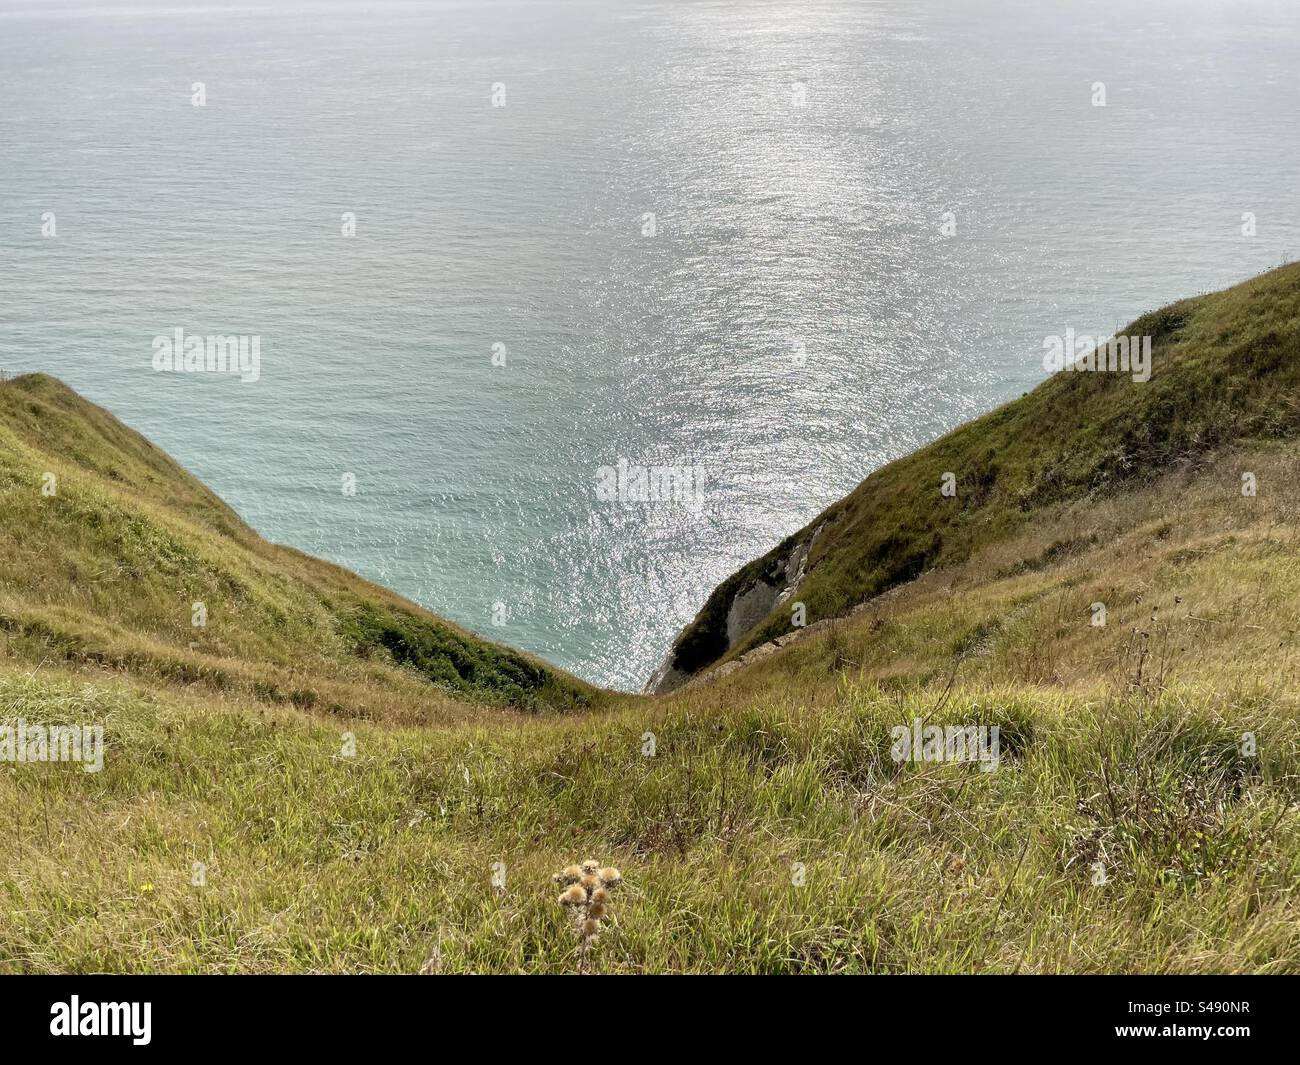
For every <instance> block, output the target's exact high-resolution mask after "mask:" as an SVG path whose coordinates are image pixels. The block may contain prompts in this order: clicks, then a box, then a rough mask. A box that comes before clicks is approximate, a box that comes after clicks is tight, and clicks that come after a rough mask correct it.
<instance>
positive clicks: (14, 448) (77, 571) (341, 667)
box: [0, 375, 597, 721]
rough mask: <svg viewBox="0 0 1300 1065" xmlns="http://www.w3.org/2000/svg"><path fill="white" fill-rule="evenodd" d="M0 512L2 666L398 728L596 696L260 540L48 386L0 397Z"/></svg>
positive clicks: (41, 382) (120, 429) (168, 463)
mask: <svg viewBox="0 0 1300 1065" xmlns="http://www.w3.org/2000/svg"><path fill="white" fill-rule="evenodd" d="M0 508H3V515H4V519H3V536H0V573H3V581H2V582H0V633H3V635H4V642H3V653H4V654H5V655H7V656H9V657H11V658H13V659H16V660H19V661H24V662H30V663H34V664H42V665H57V664H74V665H85V666H90V667H98V668H100V669H103V670H109V671H113V672H118V673H123V674H128V675H131V676H135V677H139V678H142V679H145V680H148V681H150V682H151V683H156V684H158V685H164V686H170V687H178V686H179V687H192V688H198V689H201V690H204V691H207V692H209V693H211V694H213V695H215V696H221V695H225V694H231V693H242V694H248V695H252V696H255V697H257V698H259V699H264V700H267V701H271V702H280V703H287V704H291V705H295V706H300V707H303V708H307V709H319V710H323V711H325V712H330V713H337V714H344V715H348V716H378V717H386V718H389V719H391V718H393V717H394V716H395V715H396V716H399V717H402V718H404V719H406V720H413V721H414V720H430V721H432V720H438V719H439V718H440V716H442V715H445V714H448V713H455V712H457V708H458V707H459V706H460V705H461V703H460V702H459V701H458V700H457V699H455V698H452V697H453V696H463V697H465V702H467V703H484V704H492V705H496V706H499V707H503V708H514V709H522V710H564V709H573V708H578V707H585V706H589V705H591V703H592V701H593V700H594V699H596V698H597V695H596V693H595V692H594V690H593V689H591V688H590V687H589V686H587V685H585V684H583V683H582V682H580V681H578V680H576V679H575V678H573V677H569V676H567V675H565V674H564V673H562V672H561V671H560V670H557V669H554V668H552V667H550V666H548V665H546V664H544V663H542V662H540V661H537V660H536V659H532V658H530V657H528V656H526V655H523V654H520V653H518V652H515V651H512V650H509V649H506V648H502V647H499V646H496V645H494V644H491V643H489V642H487V641H485V640H481V639H479V638H477V637H475V636H472V635H471V634H469V633H466V632H464V631H462V630H460V629H458V628H457V627H456V626H454V625H452V624H450V623H449V622H446V621H443V620H442V619H440V618H437V617H434V616H433V615H431V614H429V613H427V612H426V611H423V610H421V609H419V608H418V607H416V606H414V605H413V604H411V603H408V602H405V601H404V600H402V599H401V598H399V597H398V596H396V595H394V594H393V593H391V592H389V591H387V590H385V589H383V588H379V587H377V586H375V585H371V584H368V583H367V582H365V581H363V580H360V579H359V578H357V577H356V576H354V575H353V574H351V573H348V572H347V571H345V570H342V569H340V568H339V567H336V566H331V565H329V564H328V563H324V562H321V561H319V560H317V559H313V558H310V557H308V556H306V555H303V554H301V553H299V552H297V551H293V550H291V549H289V548H284V547H278V546H276V545H273V544H270V543H267V542H266V541H265V540H263V539H262V538H261V537H259V536H258V535H257V534H256V533H255V532H253V530H252V529H250V528H249V527H248V526H247V525H245V524H244V523H243V522H242V521H240V519H239V517H238V516H237V515H236V514H235V513H234V512H233V511H231V510H230V508H229V507H227V506H226V505H225V504H224V503H223V502H222V501H221V500H220V499H218V498H217V497H216V496H215V495H213V494H212V492H211V491H209V490H208V489H207V488H205V487H204V486H203V485H202V484H200V483H199V482H198V481H197V480H195V479H194V478H193V477H192V476H190V475H189V474H188V473H186V472H185V471H184V470H183V469H181V468H180V467H179V466H177V465H176V463H174V462H173V461H172V460H171V459H170V458H168V457H167V456H166V455H164V454H163V453H162V452H160V451H159V450H158V449H157V448H155V447H154V446H153V445H152V444H150V443H149V442H148V441H147V440H145V439H144V437H142V436H140V435H139V434H138V433H135V432H132V431H131V430H129V429H127V428H125V427H124V426H123V425H121V423H119V422H118V421H117V420H116V419H114V418H113V417H112V416H111V415H109V414H108V413H107V412H106V411H103V410H101V409H100V408H98V407H96V406H94V405H93V404H91V403H88V402H86V401H85V400H84V399H82V398H81V397H80V396H78V395H76V394H75V393H74V392H72V391H71V390H70V389H68V388H67V387H66V386H65V385H63V384H62V383H60V382H59V381H57V380H55V379H54V378H51V377H47V376H44V375H30V376H26V377H20V378H17V379H16V380H14V381H11V382H8V383H5V384H3V385H0ZM196 604H201V606H197V607H196ZM196 621H198V622H201V624H196Z"/></svg>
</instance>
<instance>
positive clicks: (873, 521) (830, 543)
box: [673, 264, 1300, 674]
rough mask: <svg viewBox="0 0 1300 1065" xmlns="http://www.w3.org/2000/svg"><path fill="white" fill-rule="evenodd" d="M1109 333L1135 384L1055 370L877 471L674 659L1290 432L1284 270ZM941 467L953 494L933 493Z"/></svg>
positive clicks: (1295, 414)
mask: <svg viewBox="0 0 1300 1065" xmlns="http://www.w3.org/2000/svg"><path fill="white" fill-rule="evenodd" d="M1119 335H1121V336H1128V337H1131V338H1137V337H1142V336H1149V337H1151V340H1152V347H1153V352H1152V366H1153V373H1152V377H1151V379H1150V380H1149V381H1147V382H1145V383H1135V382H1134V381H1133V380H1132V378H1131V376H1130V375H1127V374H1121V373H1060V374H1056V375H1054V376H1053V377H1051V378H1049V379H1048V380H1047V381H1046V382H1045V383H1044V384H1042V385H1041V386H1039V387H1038V388H1036V389H1035V390H1034V391H1033V392H1031V393H1029V394H1027V395H1025V396H1024V397H1022V398H1021V399H1019V400H1016V401H1015V402H1012V403H1008V404H1006V405H1005V406H1003V407H1000V408H998V409H997V410H995V411H993V412H992V413H990V414H987V415H985V416H984V417H982V418H978V419H976V420H975V421H973V422H970V423H968V424H966V425H964V426H962V427H961V428H959V429H957V430H955V431H953V432H951V433H949V434H948V435H947V436H944V437H943V438H941V439H939V440H936V441H935V442H934V443H933V444H930V445H929V446H927V447H924V448H922V449H921V450H919V451H916V452H914V453H913V454H911V455H908V456H906V457H904V458H902V459H899V460H898V461H896V462H893V463H890V464H889V465H888V466H885V467H883V468H882V469H879V470H877V471H876V472H875V473H873V474H871V476H869V477H868V478H867V479H866V480H865V481H863V482H862V484H860V485H859V486H858V487H857V488H856V489H855V490H854V491H853V492H852V493H850V494H849V495H848V496H846V497H845V498H844V499H841V500H840V501H839V502H837V503H835V504H833V505H832V506H830V507H829V508H827V510H826V511H824V512H823V513H822V514H820V515H818V516H817V517H816V518H814V519H813V520H812V521H811V522H809V523H808V525H807V526H806V527H805V528H804V529H802V530H800V531H799V532H797V533H795V534H793V535H792V536H791V537H789V538H788V539H787V540H786V541H785V542H783V543H782V544H779V545H778V546H777V547H775V548H774V549H773V550H772V551H770V552H769V553H768V554H766V555H764V556H763V557H762V558H759V559H756V560H755V561H754V562H752V563H750V564H749V565H747V566H746V567H744V568H743V569H741V570H740V571H739V572H737V573H735V574H733V575H732V576H731V577H729V578H728V579H727V580H726V581H725V582H724V583H723V584H721V585H720V586H719V587H718V588H717V589H716V590H715V591H714V593H713V594H712V595H711V596H710V598H709V600H708V601H707V602H706V603H705V605H704V607H703V608H702V609H701V611H700V613H699V614H698V616H697V617H696V618H695V620H694V621H693V622H692V623H691V625H689V626H688V627H687V628H686V629H685V630H684V631H683V632H682V634H681V635H680V636H679V637H678V639H677V641H676V642H675V644H674V648H673V660H674V665H675V667H676V668H677V669H678V670H680V671H681V672H683V673H687V674H690V673H696V672H698V671H699V670H701V669H703V668H705V667H707V666H709V665H710V664H712V663H713V662H715V661H717V660H719V659H721V658H723V657H724V656H727V655H728V653H729V652H730V654H731V655H732V656H735V655H738V654H742V653H744V652H745V651H747V650H749V649H751V648H753V647H755V646H756V645H758V644H761V643H764V642H765V641H769V640H772V639H774V638H776V637H778V636H781V635H783V634H786V633H788V632H790V631H791V603H792V602H794V601H801V602H803V603H804V604H805V606H806V610H807V621H808V622H810V623H811V622H814V621H817V620H819V619H823V618H831V617H836V616H838V615H841V614H844V613H845V612H846V611H847V610H849V609H850V608H851V607H853V606H855V605H856V604H858V603H861V602H863V601H864V600H866V599H868V598H870V597H871V596H873V595H877V594H879V593H880V592H883V591H885V590H887V589H889V588H892V587H894V586H896V585H898V584H901V583H903V582H905V581H908V580H911V579H912V578H913V577H915V576H917V574H919V573H922V572H924V571H925V570H928V569H931V568H934V567H936V566H949V565H953V564H956V563H961V562H964V561H965V560H967V559H969V558H970V557H972V555H973V554H975V553H976V552H978V551H979V550H981V549H982V548H984V547H986V546H988V545H990V544H993V543H997V542H998V541H999V540H1001V539H1003V538H1005V537H1007V536H1008V535H1010V534H1012V533H1014V532H1015V531H1016V530H1017V529H1019V528H1020V527H1022V526H1023V525H1024V524H1025V523H1026V522H1027V521H1029V520H1031V519H1032V518H1034V517H1042V516H1044V515H1048V514H1051V513H1053V512H1055V511H1057V510H1059V509H1060V508H1062V507H1064V506H1066V505H1068V504H1070V503H1073V502H1076V501H1079V500H1085V499H1097V498H1105V497H1106V496H1107V495H1108V494H1110V493H1113V492H1115V491H1117V490H1126V489H1129V488H1131V487H1133V486H1134V485H1138V484H1141V483H1143V482H1145V481H1149V480H1150V479H1152V478H1153V477H1157V476H1159V475H1160V474H1162V473H1164V472H1165V471H1166V470H1168V469H1170V468H1171V467H1181V466H1186V465H1189V464H1195V463H1196V462H1197V461H1199V460H1200V459H1201V458H1202V457H1203V456H1205V455H1206V454H1208V453H1209V452H1211V451H1213V450H1214V449H1216V448H1219V447H1222V446H1223V445H1225V444H1227V443H1230V442H1233V441H1242V440H1276V439H1288V438H1291V437H1292V436H1294V435H1295V433H1296V431H1297V428H1300V264H1292V265H1289V266H1285V267H1282V268H1280V269H1278V270H1274V271H1272V272H1271V273H1268V274H1265V275H1263V276H1261V277H1257V278H1254V279H1252V280H1250V281H1247V282H1245V283H1244V284H1241V285H1237V286H1235V287H1234V288H1230V289H1227V290H1226V291H1223V292H1216V293H1213V294H1211V295H1207V296H1201V297H1198V298H1196V299H1188V300H1183V301H1181V302H1179V303H1175V304H1173V305H1171V306H1169V307H1165V308H1163V309H1162V310H1159V311H1155V312H1152V313H1150V314H1147V315H1145V316H1143V317H1142V318H1139V319H1138V320H1137V321H1136V322H1134V323H1132V325H1130V326H1129V327H1128V328H1127V329H1125V330H1123V331H1122V333H1121V334H1119ZM945 473H951V474H953V476H954V478H955V485H956V494H955V495H954V496H944V495H943V494H941V484H942V479H943V477H944V474H945ZM817 529H820V530H821V532H820V534H819V535H818V536H817V537H816V539H815V541H814V542H813V543H812V546H811V552H810V555H809V558H808V563H807V576H806V578H805V579H804V580H803V582H802V583H801V584H799V586H798V591H797V594H795V595H792V596H791V597H790V599H789V600H787V601H786V602H783V603H780V604H778V605H776V606H774V607H773V609H772V610H771V611H770V612H768V613H767V615H766V616H765V617H763V618H762V619H761V620H760V621H758V622H757V623H756V624H755V625H754V626H753V627H752V628H750V629H749V630H748V631H747V632H745V633H744V634H743V635H742V636H741V637H740V638H739V639H736V640H735V642H734V643H731V642H730V641H729V640H728V634H727V614H728V609H729V607H730V605H731V603H732V601H733V600H734V599H735V597H736V595H737V594H739V593H742V592H743V591H744V590H745V589H746V588H748V587H750V586H752V585H753V584H754V582H755V581H756V580H759V579H763V578H765V577H766V578H767V579H769V580H771V579H773V578H772V576H771V575H772V574H774V573H775V572H777V570H778V569H779V563H780V560H781V559H783V558H784V557H785V556H786V555H788V554H789V553H790V551H791V549H792V548H793V547H794V545H796V544H800V543H807V542H809V541H810V540H811V539H812V537H813V532H814V530H817ZM1068 546H1069V545H1068V544H1065V543H1064V542H1063V546H1062V548H1061V549H1062V550H1065V549H1067V548H1068ZM733 635H734V634H733Z"/></svg>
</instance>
